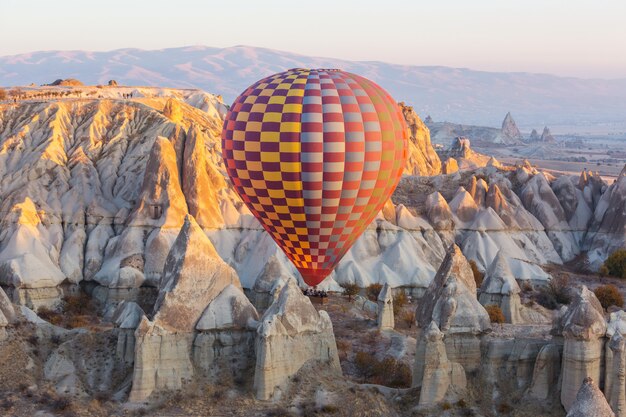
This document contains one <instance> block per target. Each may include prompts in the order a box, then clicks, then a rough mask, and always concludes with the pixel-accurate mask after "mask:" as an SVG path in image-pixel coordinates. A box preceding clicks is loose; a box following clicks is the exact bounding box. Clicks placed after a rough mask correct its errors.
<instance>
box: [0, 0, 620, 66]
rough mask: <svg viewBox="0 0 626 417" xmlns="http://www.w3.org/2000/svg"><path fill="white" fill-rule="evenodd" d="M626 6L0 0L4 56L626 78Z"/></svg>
mask: <svg viewBox="0 0 626 417" xmlns="http://www.w3.org/2000/svg"><path fill="white" fill-rule="evenodd" d="M625 22H626V1H622V0H594V1H589V0H524V1H520V0H429V1H422V0H404V1H399V0H376V1H372V0H358V1H353V0H343V1H342V0H318V1H298V0H291V1H286V0H266V1H259V0H256V1H252V0H238V1H229V0H220V1H212V0H167V1H164V0H151V1H143V0H123V1H121V0H107V1H85V0H54V1H50V0H38V1H35V0H0V39H2V41H1V42H0V56H2V55H16V54H21V53H27V52H34V51H42V50H77V49H79V50H95V51H105V50H112V49H119V48H129V47H132V48H142V49H161V48H169V47H180V46H189V45H206V46H213V47H228V46H234V45H250V46H258V47H266V48H272V49H278V50H284V51H290V52H296V53H300V54H303V55H312V56H322V57H334V58H342V59H349V60H368V61H369V60H371V61H385V62H391V63H396V64H407V65H443V66H451V67H461V68H472V69H478V70H486V71H506V72H516V71H523V72H541V73H551V74H557V75H568V76H576V77H583V78H626V53H625V51H626V23H625Z"/></svg>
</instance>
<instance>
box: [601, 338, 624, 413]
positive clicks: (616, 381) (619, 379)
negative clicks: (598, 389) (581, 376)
mask: <svg viewBox="0 0 626 417" xmlns="http://www.w3.org/2000/svg"><path fill="white" fill-rule="evenodd" d="M607 347H608V349H609V350H610V355H609V352H607V361H606V368H605V369H606V378H605V380H604V393H605V395H606V399H607V401H608V403H609V404H610V406H611V408H612V409H613V412H614V413H615V415H616V416H617V417H624V416H626V352H625V351H624V347H625V343H624V338H623V337H622V335H621V333H619V332H615V333H614V334H613V337H611V339H610V340H609V342H608V343H607ZM609 357H610V361H609Z"/></svg>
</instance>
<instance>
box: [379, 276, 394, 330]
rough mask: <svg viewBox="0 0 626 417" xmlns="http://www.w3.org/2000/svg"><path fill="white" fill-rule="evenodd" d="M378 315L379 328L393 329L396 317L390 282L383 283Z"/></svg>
mask: <svg viewBox="0 0 626 417" xmlns="http://www.w3.org/2000/svg"><path fill="white" fill-rule="evenodd" d="M377 302H378V316H377V319H376V324H377V325H378V329H379V330H385V329H393V327H394V317H393V293H392V291H391V287H390V286H389V284H385V285H383V288H382V289H381V290H380V294H378V299H377Z"/></svg>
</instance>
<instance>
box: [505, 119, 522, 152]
mask: <svg viewBox="0 0 626 417" xmlns="http://www.w3.org/2000/svg"><path fill="white" fill-rule="evenodd" d="M521 140H522V134H521V133H520V131H519V129H518V128H517V125H516V124H515V120H513V116H511V112H508V113H507V114H506V116H505V117H504V120H503V121H502V142H503V143H507V144H508V143H517V142H519V141H521Z"/></svg>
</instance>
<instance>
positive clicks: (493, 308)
mask: <svg viewBox="0 0 626 417" xmlns="http://www.w3.org/2000/svg"><path fill="white" fill-rule="evenodd" d="M485 310H487V314H489V320H490V321H491V322H492V323H497V324H502V323H504V321H505V320H504V314H503V313H502V309H501V308H500V306H497V305H495V304H489V305H486V306H485Z"/></svg>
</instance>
